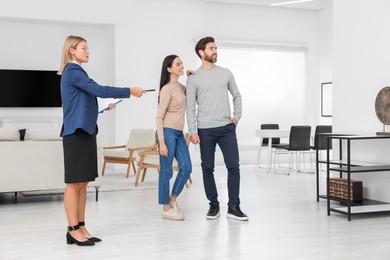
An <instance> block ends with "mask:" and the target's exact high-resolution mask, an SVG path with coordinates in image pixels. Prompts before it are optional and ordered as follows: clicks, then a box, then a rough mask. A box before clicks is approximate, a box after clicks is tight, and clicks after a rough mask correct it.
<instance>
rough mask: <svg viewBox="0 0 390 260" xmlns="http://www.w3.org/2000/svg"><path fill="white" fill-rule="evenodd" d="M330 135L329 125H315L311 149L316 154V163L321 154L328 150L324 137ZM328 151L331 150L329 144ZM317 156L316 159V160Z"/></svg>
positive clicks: (330, 127) (326, 140)
mask: <svg viewBox="0 0 390 260" xmlns="http://www.w3.org/2000/svg"><path fill="white" fill-rule="evenodd" d="M330 133H332V126H331V125H317V126H316V130H315V133H314V142H313V145H312V146H311V149H312V150H313V151H314V152H315V153H316V162H318V160H320V157H321V152H320V151H324V150H327V149H328V138H327V136H326V135H321V134H330ZM329 149H332V143H330V146H329ZM317 155H318V158H317Z"/></svg>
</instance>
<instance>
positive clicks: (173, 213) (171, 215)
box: [162, 208, 184, 220]
mask: <svg viewBox="0 0 390 260" xmlns="http://www.w3.org/2000/svg"><path fill="white" fill-rule="evenodd" d="M162 218H165V219H171V220H184V214H183V212H181V211H180V210H175V209H174V208H170V209H169V210H168V211H164V210H163V212H162Z"/></svg>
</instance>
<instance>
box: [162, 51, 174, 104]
mask: <svg viewBox="0 0 390 260" xmlns="http://www.w3.org/2000/svg"><path fill="white" fill-rule="evenodd" d="M177 57H179V56H177V55H175V54H172V55H168V56H166V57H165V59H164V61H163V63H162V68H161V79H160V92H161V89H162V88H163V87H164V86H165V85H166V84H167V83H168V82H169V81H170V80H171V73H169V72H168V68H171V67H172V63H173V61H174V60H175V59H176V58H177ZM158 102H159V103H160V95H158Z"/></svg>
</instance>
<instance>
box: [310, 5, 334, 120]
mask: <svg viewBox="0 0 390 260" xmlns="http://www.w3.org/2000/svg"><path fill="white" fill-rule="evenodd" d="M318 19H319V29H318V39H319V43H318V45H319V62H320V63H319V78H320V82H321V83H324V82H332V81H333V75H332V72H333V55H332V53H333V50H332V48H333V30H332V28H333V12H332V0H328V1H327V2H326V8H325V9H323V10H321V11H320V12H319V16H318ZM316 87H317V88H318V89H319V91H320V88H321V86H320V85H318V86H316ZM314 98H315V99H316V104H317V109H319V115H321V95H320V94H319V95H315V96H314ZM318 124H321V125H332V118H331V117H320V118H319V122H318Z"/></svg>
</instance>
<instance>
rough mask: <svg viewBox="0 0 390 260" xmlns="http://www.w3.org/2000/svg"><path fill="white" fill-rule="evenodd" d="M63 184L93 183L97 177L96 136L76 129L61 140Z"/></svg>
mask: <svg viewBox="0 0 390 260" xmlns="http://www.w3.org/2000/svg"><path fill="white" fill-rule="evenodd" d="M62 144H63V147H64V169H65V183H78V182H90V181H94V180H95V178H97V177H98V169H97V167H98V166H97V146H96V134H93V135H90V134H88V133H87V132H85V131H84V130H82V129H77V130H76V132H75V133H74V134H72V135H68V136H64V138H63V139H62Z"/></svg>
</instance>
